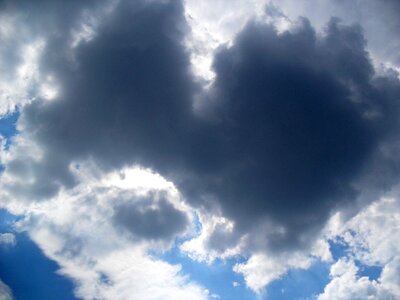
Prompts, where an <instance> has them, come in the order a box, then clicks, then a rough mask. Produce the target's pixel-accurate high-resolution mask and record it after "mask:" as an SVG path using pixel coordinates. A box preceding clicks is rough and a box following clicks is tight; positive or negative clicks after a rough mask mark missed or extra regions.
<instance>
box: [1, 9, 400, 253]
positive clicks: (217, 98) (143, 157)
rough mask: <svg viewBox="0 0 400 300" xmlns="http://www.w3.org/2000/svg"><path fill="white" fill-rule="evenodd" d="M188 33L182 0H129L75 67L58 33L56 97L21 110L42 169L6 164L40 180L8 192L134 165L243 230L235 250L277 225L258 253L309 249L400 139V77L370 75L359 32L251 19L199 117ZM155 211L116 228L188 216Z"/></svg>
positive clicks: (49, 61) (124, 214) (53, 45)
mask: <svg viewBox="0 0 400 300" xmlns="http://www.w3.org/2000/svg"><path fill="white" fill-rule="evenodd" d="M187 30H188V29H187V25H186V22H185V19H184V16H183V7H182V4H181V3H179V2H177V1H160V2H158V1H151V2H149V1H137V2H134V3H132V2H129V1H128V2H123V1H122V2H121V3H120V4H119V6H117V7H116V9H115V10H114V12H113V13H112V14H110V15H109V16H107V17H105V18H104V20H102V24H101V25H100V26H99V27H98V29H97V33H96V36H95V37H94V39H93V40H91V41H90V42H87V43H82V44H80V45H79V46H78V47H77V48H76V49H75V52H74V53H73V63H71V59H70V57H69V56H68V57H66V56H65V53H64V52H63V47H64V44H63V38H62V36H57V35H56V36H53V37H52V38H51V39H50V40H49V41H48V43H47V46H46V49H45V54H44V55H43V57H42V61H41V71H42V72H52V74H54V76H55V77H56V78H57V80H58V81H59V82H60V83H61V84H62V88H61V94H60V96H59V98H58V99H56V100H55V101H52V102H46V101H40V100H38V101H35V102H33V103H32V104H30V105H27V106H25V107H24V108H23V109H22V111H21V118H20V121H19V128H20V129H21V131H22V132H24V133H23V136H25V137H26V138H29V139H33V140H34V141H35V142H36V143H37V144H38V145H40V147H41V149H42V150H43V151H44V156H43V157H44V159H42V160H40V161H38V162H34V163H32V162H29V161H25V160H19V159H18V157H17V158H16V159H15V161H11V162H10V163H9V164H8V165H6V173H7V172H9V173H8V174H14V176H19V174H21V172H22V171H21V170H23V169H24V168H29V172H31V173H32V174H34V177H35V179H36V182H34V183H33V184H32V185H29V184H27V183H26V182H23V183H20V184H19V185H16V186H14V187H10V186H8V187H7V186H6V187H5V189H7V188H8V189H9V192H10V193H22V194H25V196H29V197H30V198H31V199H35V198H36V200H38V199H39V200H43V199H45V198H46V197H51V196H52V195H54V194H55V193H56V192H57V191H58V189H59V188H60V187H66V188H68V187H72V186H74V184H75V178H74V177H73V175H72V174H71V172H70V169H69V166H70V164H71V162H73V161H80V160H85V159H92V160H93V161H95V162H96V164H97V165H99V166H100V167H101V168H103V169H104V170H112V169H114V168H119V167H121V166H124V165H129V164H134V163H136V164H140V165H143V166H144V167H148V168H152V169H154V170H155V171H157V172H159V173H160V174H162V175H163V176H165V177H167V178H168V179H170V180H172V181H173V182H174V183H175V184H176V185H177V187H178V188H179V190H180V191H181V192H182V193H183V194H184V196H185V197H186V199H187V200H188V201H190V203H191V204H193V205H197V206H208V204H209V203H208V202H209V201H211V202H212V204H215V205H216V206H219V207H220V208H221V209H222V212H223V213H224V214H225V215H226V216H228V217H229V218H231V219H232V220H233V221H234V222H235V232H234V233H232V238H229V243H231V241H233V240H235V239H236V238H237V237H240V236H241V235H243V234H245V233H246V232H249V231H252V232H255V231H257V230H256V229H257V226H263V222H264V221H265V220H268V222H269V223H272V224H274V225H275V226H277V227H279V228H282V229H283V230H279V231H273V230H272V231H271V232H276V233H273V234H272V233H263V232H258V237H257V241H255V242H254V247H269V248H271V249H275V250H280V249H283V248H285V249H286V248H291V247H306V246H308V245H309V243H310V241H311V240H312V239H313V237H314V236H315V233H316V232H318V231H319V229H320V227H321V226H323V224H324V223H325V221H326V219H327V217H328V216H329V215H330V214H331V213H332V212H333V211H335V210H336V209H338V208H340V207H341V206H342V205H344V204H348V203H350V204H351V203H353V202H354V201H355V199H356V198H357V195H358V194H359V192H360V190H359V189H358V188H355V187H354V186H353V182H355V181H357V180H361V179H360V178H362V177H363V172H364V170H365V169H368V168H370V170H371V172H374V170H375V169H374V168H373V167H372V164H371V163H370V162H371V161H374V160H376V159H378V157H379V155H378V154H377V153H378V150H379V145H381V143H383V142H384V141H390V139H392V138H393V136H394V134H395V133H397V132H398V124H397V119H398V108H397V103H396V102H395V101H396V100H398V98H399V96H400V93H399V82H398V80H397V79H394V78H386V77H381V78H377V77H376V76H375V74H374V70H373V67H372V65H371V63H370V60H369V57H368V54H367V52H366V50H365V40H364V37H363V34H362V32H361V29H360V27H359V26H343V25H340V24H339V23H338V21H335V20H333V21H331V22H330V23H329V25H328V27H327V30H326V35H325V36H324V37H318V36H317V35H316V34H315V32H314V29H313V28H312V26H311V25H310V24H309V22H308V21H307V20H303V21H302V24H301V25H299V27H298V28H297V29H296V30H295V31H294V32H291V33H289V32H287V33H284V34H282V35H279V34H278V33H277V32H276V30H275V29H274V28H273V27H271V26H267V25H263V24H258V23H256V22H253V23H250V24H248V25H247V26H246V28H245V29H244V30H243V32H241V33H240V34H239V35H238V37H237V38H236V39H235V41H234V42H233V46H232V47H222V48H221V49H219V51H218V53H217V54H216V56H215V60H214V69H215V72H216V80H215V82H214V84H213V85H212V87H211V89H210V90H209V91H203V98H204V99H203V100H202V101H203V102H204V105H202V106H201V107H202V108H201V109H200V111H196V112H195V111H194V110H193V108H192V107H193V98H194V95H198V94H199V92H200V88H199V87H198V86H197V85H196V84H195V82H194V81H193V78H192V76H191V73H190V64H189V55H188V53H187V52H186V50H185V48H184V47H183V45H182V43H183V38H184V36H185V33H186V31H187ZM378 160H379V159H378ZM21 164H22V165H23V166H22V167H21V166H20V165H21ZM23 172H25V171H23ZM39 192H40V193H39ZM35 194H36V195H35ZM210 199H212V200H210ZM160 205H161V206H162V207H161V206H160V209H161V208H162V209H161V210H160V212H158V211H157V210H147V209H145V210H144V211H140V210H139V207H132V208H130V209H129V210H125V209H123V208H121V209H119V210H117V213H116V215H117V216H119V218H118V217H117V218H116V219H121V220H120V222H122V223H123V224H125V225H124V226H125V227H128V228H131V229H130V230H131V231H132V232H133V233H135V234H139V235H143V236H149V237H156V236H157V234H161V233H163V234H165V235H167V236H168V235H171V234H173V233H174V232H177V231H178V229H177V228H178V227H180V226H183V224H185V222H184V220H183V219H180V221H179V222H177V223H173V222H172V223H171V224H170V225H171V227H168V226H167V225H166V224H167V221H166V220H165V219H163V218H164V216H163V214H162V213H161V211H164V212H165V213H166V215H167V216H168V215H170V216H178V215H179V214H178V213H177V212H175V211H174V210H173V208H172V207H168V205H167V204H166V203H164V204H162V202H161V203H160ZM163 205H164V206H163ZM150 219H151V220H153V221H152V223H151V224H150V223H148V220H150ZM178 219H179V218H178ZM131 222H133V223H131ZM178 223H179V224H180V225H179V226H177V224H178ZM152 226H153V227H152ZM164 226H165V228H164ZM163 228H164V230H166V231H163V230H162V229H163ZM156 231H160V232H159V233H157V232H156ZM263 234H264V236H263ZM260 240H261V241H262V242H261V243H260V242H259V241H260ZM211 244H212V245H214V246H215V247H217V248H218V247H221V245H218V243H217V244H216V243H214V242H212V243H211Z"/></svg>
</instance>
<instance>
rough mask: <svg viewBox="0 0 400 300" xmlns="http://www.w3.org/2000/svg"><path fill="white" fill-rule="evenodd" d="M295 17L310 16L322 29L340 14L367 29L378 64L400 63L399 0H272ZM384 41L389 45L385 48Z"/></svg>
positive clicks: (373, 54)
mask: <svg viewBox="0 0 400 300" xmlns="http://www.w3.org/2000/svg"><path fill="white" fill-rule="evenodd" d="M272 2H274V3H276V4H277V5H279V7H281V9H282V10H283V11H284V13H285V14H287V15H288V16H289V17H290V18H291V19H296V18H297V17H299V16H305V17H307V18H309V19H310V20H311V21H312V23H313V24H315V26H317V27H318V28H322V27H323V26H325V23H326V22H327V21H328V20H329V19H330V18H331V17H332V16H335V17H339V18H340V19H342V20H343V21H344V22H346V23H348V24H351V23H358V24H360V25H361V26H362V27H363V29H364V32H365V36H366V38H367V40H368V46H369V47H368V48H369V51H370V52H371V53H372V56H373V57H374V60H375V63H376V65H379V64H381V63H389V64H390V65H392V66H393V65H394V66H397V67H399V66H400V60H399V59H400V57H399V54H398V53H399V49H400V48H399V47H400V40H399V38H398V37H399V28H400V21H399V18H398V15H399V12H400V5H399V2H398V1H396V0H387V1H376V0H361V1H335V0H329V1H314V2H313V3H310V2H307V1H293V0H283V1H272ZM382 44H384V45H385V47H382Z"/></svg>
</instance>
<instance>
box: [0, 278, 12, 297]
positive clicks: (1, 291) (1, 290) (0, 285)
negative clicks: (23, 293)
mask: <svg viewBox="0 0 400 300" xmlns="http://www.w3.org/2000/svg"><path fill="white" fill-rule="evenodd" d="M12 299H13V296H12V293H11V290H10V288H9V287H8V286H7V285H6V284H4V282H2V281H1V280H0V300H12Z"/></svg>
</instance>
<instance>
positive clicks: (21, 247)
mask: <svg viewBox="0 0 400 300" xmlns="http://www.w3.org/2000/svg"><path fill="white" fill-rule="evenodd" d="M20 218H21V217H20V216H15V215H12V214H10V213H8V212H7V211H6V210H4V209H0V232H2V233H3V232H13V233H14V234H15V237H16V245H15V246H12V247H9V246H5V247H4V246H0V278H1V280H2V281H4V282H5V283H6V284H7V285H8V286H9V287H10V288H11V290H12V291H13V294H14V296H15V299H18V300H43V299H57V300H73V299H77V298H75V297H74V295H73V283H72V282H71V281H70V280H68V279H67V278H65V277H62V276H61V275H58V274H57V273H56V272H57V270H58V269H59V266H58V265H57V264H56V263H55V262H53V261H52V260H50V259H48V258H47V257H46V256H45V255H44V254H43V252H42V251H41V250H40V248H39V247H37V246H36V244H35V243H34V242H33V241H32V240H30V239H29V237H28V236H27V235H26V234H24V233H16V232H15V231H14V230H13V224H14V223H15V222H16V221H18V220H19V219H20Z"/></svg>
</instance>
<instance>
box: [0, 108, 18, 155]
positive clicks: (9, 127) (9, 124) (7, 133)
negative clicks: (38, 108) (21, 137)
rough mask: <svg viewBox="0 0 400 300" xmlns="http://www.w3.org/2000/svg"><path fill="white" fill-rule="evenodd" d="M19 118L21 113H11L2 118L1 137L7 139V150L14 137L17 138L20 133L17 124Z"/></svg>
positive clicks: (0, 121) (0, 124)
mask: <svg viewBox="0 0 400 300" xmlns="http://www.w3.org/2000/svg"><path fill="white" fill-rule="evenodd" d="M18 118H19V112H18V111H16V112H14V113H10V114H8V115H6V116H4V117H2V118H0V135H1V136H3V137H4V138H5V139H6V145H5V147H6V149H8V147H9V146H10V144H11V141H12V139H11V138H12V137H13V136H15V135H16V134H17V133H18V131H17V128H16V123H17V120H18Z"/></svg>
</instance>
